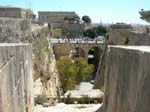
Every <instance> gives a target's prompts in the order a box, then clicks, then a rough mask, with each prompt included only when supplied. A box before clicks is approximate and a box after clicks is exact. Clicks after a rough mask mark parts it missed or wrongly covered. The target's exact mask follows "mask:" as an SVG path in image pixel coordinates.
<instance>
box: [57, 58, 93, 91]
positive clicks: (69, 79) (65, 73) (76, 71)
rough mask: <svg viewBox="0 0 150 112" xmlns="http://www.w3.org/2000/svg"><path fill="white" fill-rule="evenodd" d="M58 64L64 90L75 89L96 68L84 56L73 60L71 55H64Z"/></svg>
mask: <svg viewBox="0 0 150 112" xmlns="http://www.w3.org/2000/svg"><path fill="white" fill-rule="evenodd" d="M56 64H57V68H58V72H59V74H60V82H61V88H62V89H63V92H66V91H67V90H69V89H73V88H74V87H75V85H76V84H79V83H80V82H81V81H83V80H84V79H85V77H86V76H87V75H89V74H90V73H92V72H93V70H94V67H93V65H88V64H87V63H86V62H85V60H84V59H83V58H79V59H77V60H76V61H75V62H73V61H72V60H71V58H70V57H69V56H62V57H61V58H60V59H59V60H58V61H57V63H56Z"/></svg>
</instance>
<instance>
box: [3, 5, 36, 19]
mask: <svg viewBox="0 0 150 112" xmlns="http://www.w3.org/2000/svg"><path fill="white" fill-rule="evenodd" d="M0 17H7V18H18V19H29V20H34V19H35V18H36V15H35V14H33V11H32V10H30V9H23V8H20V7H12V6H0Z"/></svg>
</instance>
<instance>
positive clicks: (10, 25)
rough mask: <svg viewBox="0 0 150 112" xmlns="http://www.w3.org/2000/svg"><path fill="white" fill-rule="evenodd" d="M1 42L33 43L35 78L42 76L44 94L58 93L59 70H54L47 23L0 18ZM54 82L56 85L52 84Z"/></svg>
mask: <svg viewBox="0 0 150 112" xmlns="http://www.w3.org/2000/svg"><path fill="white" fill-rule="evenodd" d="M0 43H32V49H33V55H32V57H30V58H31V59H32V60H33V66H32V67H31V68H30V69H32V68H33V76H34V78H33V80H34V81H35V80H36V79H38V78H39V77H40V79H41V82H42V86H43V89H42V90H43V91H42V92H41V93H42V94H45V95H49V94H48V93H51V94H52V93H54V94H55V93H56V88H59V83H55V82H59V78H58V74H57V72H53V71H52V68H53V66H52V63H53V61H54V58H53V51H52V48H51V45H50V43H49V28H48V26H47V25H38V24H31V23H30V22H29V21H27V20H22V19H10V18H0ZM50 83H51V84H50ZM52 84H54V85H55V86H54V85H52Z"/></svg>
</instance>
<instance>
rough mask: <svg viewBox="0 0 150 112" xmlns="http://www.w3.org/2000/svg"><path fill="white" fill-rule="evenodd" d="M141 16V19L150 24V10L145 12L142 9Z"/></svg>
mask: <svg viewBox="0 0 150 112" xmlns="http://www.w3.org/2000/svg"><path fill="white" fill-rule="evenodd" d="M139 13H140V15H141V17H140V18H141V19H143V20H145V21H147V22H148V23H150V10H149V11H145V10H144V9H141V11H139Z"/></svg>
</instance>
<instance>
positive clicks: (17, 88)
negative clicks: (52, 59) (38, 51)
mask: <svg viewBox="0 0 150 112" xmlns="http://www.w3.org/2000/svg"><path fill="white" fill-rule="evenodd" d="M31 57H32V46H31V45H30V44H15V43H13V44H8V43H7V44H6V43H2V44H0V112H33V106H34V102H33V101H34V100H33V75H32V58H31Z"/></svg>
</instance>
